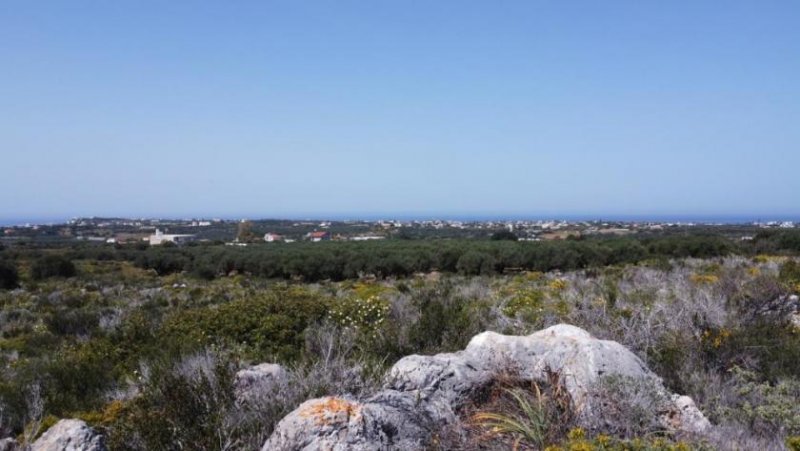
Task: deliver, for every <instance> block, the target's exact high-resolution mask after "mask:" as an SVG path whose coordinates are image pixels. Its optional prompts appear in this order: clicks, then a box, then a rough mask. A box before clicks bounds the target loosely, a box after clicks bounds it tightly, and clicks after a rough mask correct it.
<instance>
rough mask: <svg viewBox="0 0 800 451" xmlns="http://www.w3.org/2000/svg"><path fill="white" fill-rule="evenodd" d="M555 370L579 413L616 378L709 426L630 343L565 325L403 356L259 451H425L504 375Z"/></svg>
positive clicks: (688, 426)
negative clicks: (377, 386) (379, 381)
mask: <svg viewBox="0 0 800 451" xmlns="http://www.w3.org/2000/svg"><path fill="white" fill-rule="evenodd" d="M551 371H556V372H558V373H559V374H560V377H561V378H562V381H563V384H564V386H565V388H566V389H567V391H568V392H569V394H570V396H571V398H572V401H573V404H574V407H575V410H576V413H577V414H578V417H579V418H584V419H590V418H593V417H597V416H601V415H602V413H603V412H602V409H603V405H602V404H600V403H595V402H594V401H593V400H594V399H595V397H594V396H593V390H597V387H598V386H599V383H600V382H601V381H602V380H604V378H606V377H610V376H615V377H624V378H631V379H632V380H636V381H637V382H639V383H642V384H645V385H647V386H648V387H649V388H651V389H652V391H654V392H657V393H661V394H663V395H664V399H666V400H667V402H668V404H669V407H668V409H667V410H666V412H654V413H653V414H654V415H658V418H657V419H656V420H657V421H659V422H660V423H661V424H662V425H663V426H664V427H666V428H669V429H672V430H675V431H678V432H686V433H702V432H703V431H705V430H706V429H708V428H709V426H710V425H709V423H708V420H706V418H705V417H704V416H703V414H702V413H701V412H700V411H699V410H698V409H697V407H696V406H695V405H694V402H693V401H692V400H691V399H690V398H687V397H684V396H675V395H671V394H670V393H668V392H667V390H666V389H665V388H664V387H663V385H662V383H661V380H660V379H659V378H658V377H657V376H656V375H655V374H654V373H652V372H651V371H650V370H649V369H648V368H647V367H646V366H645V365H644V363H643V362H642V361H641V360H640V359H639V358H638V357H636V355H634V354H633V353H632V352H630V351H629V350H628V349H627V348H625V347H624V346H622V345H621V344H619V343H616V342H613V341H605V340H598V339H596V338H594V337H592V336H591V335H590V334H589V333H588V332H586V331H584V330H582V329H580V328H577V327H574V326H569V325H563V324H562V325H557V326H553V327H550V328H548V329H544V330H542V331H539V332H536V333H534V334H531V335H528V336H507V335H501V334H497V333H494V332H484V333H482V334H479V335H477V336H475V337H474V338H473V339H472V340H471V341H470V343H469V345H468V346H467V348H466V349H465V350H464V351H460V352H456V353H448V354H439V355H435V356H420V355H412V356H409V357H405V358H403V359H401V360H400V361H399V362H397V363H396V364H395V365H394V367H392V369H391V370H390V372H389V375H388V378H387V382H386V385H385V388H384V390H382V391H380V392H379V393H378V394H376V395H375V396H373V397H371V398H369V399H367V400H365V401H363V402H359V401H356V400H353V399H348V398H338V397H326V398H320V399H313V400H310V401H306V402H305V403H303V404H302V405H301V406H300V407H299V408H297V409H296V410H295V411H293V412H292V413H290V414H289V415H287V416H286V417H285V418H284V419H283V420H281V421H280V423H279V424H278V425H277V427H276V429H275V431H274V432H273V434H272V436H271V437H270V438H269V439H268V440H267V442H266V443H265V444H264V446H263V448H262V451H268V450H309V451H310V450H316V449H326V450H345V449H347V450H374V449H397V450H400V449H402V450H414V449H425V448H426V446H427V445H428V443H429V441H430V440H431V438H432V437H433V436H434V435H435V434H436V433H437V432H438V431H440V430H442V429H444V428H447V427H451V426H453V425H455V424H458V422H459V418H458V411H459V409H460V408H461V407H463V406H464V405H465V404H466V403H468V402H469V401H470V397H471V396H472V395H474V394H475V393H476V392H477V391H478V390H480V389H481V388H484V387H486V386H488V385H489V384H491V383H492V381H493V380H495V379H496V378H498V377H499V376H501V375H509V374H513V375H514V377H515V378H518V379H521V380H531V381H541V382H545V381H547V376H548V374H549V373H550V372H551Z"/></svg>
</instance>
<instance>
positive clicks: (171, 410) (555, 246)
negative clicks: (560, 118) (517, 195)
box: [0, 234, 800, 450]
mask: <svg viewBox="0 0 800 451" xmlns="http://www.w3.org/2000/svg"><path fill="white" fill-rule="evenodd" d="M797 251H800V238H799V237H798V236H796V235H791V234H771V235H765V236H761V237H758V239H756V240H754V241H753V242H751V243H745V244H741V243H736V242H732V241H729V240H726V239H724V238H721V237H687V238H680V237H670V238H656V239H651V240H643V241H642V240H634V239H621V240H606V241H601V240H597V241H563V242H555V243H515V242H505V241H425V242H417V241H407V242H405V241H387V242H385V243H347V244H346V245H344V244H338V243H315V244H308V245H301V244H299V243H298V244H296V245H291V246H290V245H276V246H272V247H266V246H264V247H258V248H254V249H250V248H246V249H230V248H225V247H222V246H202V245H200V246H189V247H181V248H161V249H136V248H117V249H115V248H111V247H101V248H66V249H37V248H33V249H30V248H28V249H26V248H19V247H7V248H6V249H4V250H1V251H0V256H2V257H0V428H1V430H0V436H14V437H18V438H19V439H20V440H21V441H23V442H30V441H31V440H33V439H34V438H35V437H36V436H38V435H39V434H41V433H42V432H43V431H44V430H45V429H46V428H47V427H48V426H49V425H52V424H53V423H54V422H55V420H56V419H57V418H64V417H76V418H81V419H84V420H85V421H87V422H88V423H90V424H91V425H93V426H94V427H96V428H98V429H100V430H101V431H103V432H104V433H105V434H107V436H108V441H109V445H110V446H111V448H112V449H137V450H145V449H257V448H259V447H260V446H261V445H262V444H263V443H264V440H265V439H266V438H267V437H268V436H269V434H270V432H271V431H272V428H273V427H274V425H275V424H276V423H277V421H278V420H280V419H281V418H282V417H283V416H284V415H285V414H286V413H288V412H289V411H291V410H292V409H294V408H295V407H297V405H299V404H300V403H301V402H302V401H304V400H306V399H308V398H311V397H317V396H322V395H329V394H337V395H343V394H349V395H352V396H354V397H356V398H359V397H364V396H367V395H369V394H370V393H372V392H374V391H376V390H377V389H378V388H379V387H380V386H381V384H382V381H383V377H384V373H385V371H386V369H387V368H388V367H389V366H391V365H392V364H393V363H394V362H395V361H397V360H398V359H400V358H401V357H403V356H405V355H408V354H414V353H420V354H432V353H437V352H445V351H457V350H460V349H463V348H464V347H465V346H466V344H467V343H468V341H469V340H470V338H471V337H473V336H474V335H476V334H477V333H480V332H482V331H485V330H493V331H497V332H501V333H505V334H518V335H519V334H529V333H531V332H533V331H536V330H539V329H542V328H544V327H546V326H549V325H553V324H557V323H562V322H563V323H569V324H573V325H576V326H579V327H581V328H584V329H586V330H588V331H589V332H591V333H592V334H593V335H594V336H596V337H599V338H603V339H609V340H615V341H618V342H620V343H622V344H623V345H625V346H627V347H628V348H629V349H631V350H632V351H633V352H634V353H636V354H637V355H638V356H639V357H640V358H641V359H642V360H643V361H644V362H645V363H646V364H647V365H648V366H649V367H650V368H651V369H652V370H653V371H655V372H656V373H657V374H658V375H659V376H661V377H662V378H663V379H664V381H665V383H666V385H667V386H668V387H669V388H670V389H671V390H673V391H675V392H678V393H682V394H686V395H689V396H691V397H692V398H694V400H695V401H696V402H697V404H698V406H699V407H700V408H701V410H702V411H703V412H704V413H705V414H706V415H707V416H708V418H709V419H710V420H711V421H712V423H714V424H715V425H718V426H719V431H720V432H719V433H718V434H716V435H715V436H714V437H712V438H710V439H707V440H705V441H704V442H702V443H700V442H686V441H681V440H682V438H680V437H673V436H670V435H669V434H667V433H665V432H664V431H663V430H660V429H659V428H658V426H657V425H654V424H649V423H641V422H640V421H639V420H638V419H639V418H644V417H645V415H640V414H638V412H641V411H646V410H654V409H655V410H657V409H658V408H659V406H658V404H659V401H658V399H653V398H652V397H651V396H650V395H648V394H647V393H642V394H641V396H639V397H638V398H637V399H641V402H639V403H637V404H636V405H631V406H623V407H621V408H619V409H618V410H617V411H615V412H614V413H613V414H614V415H619V416H621V417H623V418H625V419H626V421H624V423H625V424H629V425H630V427H628V428H625V429H621V430H613V431H601V429H602V428H598V429H597V430H586V429H580V428H576V427H575V424H574V422H573V421H572V419H571V417H570V406H569V401H568V400H565V399H563V397H561V396H560V394H559V391H558V384H559V382H558V378H557V377H556V378H555V379H553V381H552V384H549V385H548V386H536V387H532V386H530V385H528V386H519V384H516V383H515V382H514V381H513V380H510V381H508V383H505V384H502V383H501V384H498V385H497V386H496V387H493V388H491V389H489V390H487V394H486V397H485V399H483V400H482V402H481V403H476V405H475V406H471V407H470V408H468V409H465V411H464V412H463V415H464V418H465V419H467V420H468V421H469V424H471V425H472V427H473V428H474V430H473V431H472V433H471V434H470V436H469V439H468V440H469V441H468V442H464V438H463V437H461V438H459V440H460V441H453V440H455V439H451V441H448V440H449V439H448V435H447V434H446V431H443V433H442V435H441V441H440V442H439V443H434V444H431V446H432V447H433V448H436V447H437V446H438V447H439V448H440V449H458V448H461V449H465V448H467V449H472V448H482V449H509V447H510V446H516V447H518V448H519V449H543V448H547V449H551V450H555V449H691V448H699V447H706V448H709V449H716V448H720V449H726V448H727V449H732V448H736V447H739V449H770V448H774V449H780V448H782V447H789V448H791V449H798V446H800V438H798V437H800V329H798V324H797V323H796V322H793V321H795V320H796V319H795V316H794V314H795V313H796V311H797V308H798V305H797V298H796V297H793V295H794V294H797V293H798V291H800V264H798V263H797V261H796V260H795V259H794V257H793V255H794V254H795V253H796V252H797ZM261 362H276V363H281V364H283V365H285V366H286V367H287V368H289V370H290V371H289V376H288V378H289V379H288V381H287V382H286V383H284V384H282V385H281V386H280V387H277V388H276V389H275V390H272V391H270V392H268V393H267V392H264V393H258V394H257V395H256V397H255V398H253V399H249V400H248V402H237V400H236V399H235V397H234V388H233V381H234V375H235V373H236V371H237V370H239V369H241V368H243V367H245V366H247V365H249V364H255V363H261ZM615 390H616V391H618V390H636V387H635V386H633V385H631V384H628V383H626V382H625V381H609V385H608V387H606V389H605V391H604V392H603V393H606V394H607V396H609V397H610V398H612V399H613V398H614V393H615Z"/></svg>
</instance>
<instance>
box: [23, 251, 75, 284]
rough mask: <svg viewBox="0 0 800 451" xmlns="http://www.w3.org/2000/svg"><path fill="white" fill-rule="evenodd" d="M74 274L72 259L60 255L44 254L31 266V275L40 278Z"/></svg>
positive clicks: (36, 278) (35, 278)
mask: <svg viewBox="0 0 800 451" xmlns="http://www.w3.org/2000/svg"><path fill="white" fill-rule="evenodd" d="M75 274H76V270H75V265H74V264H73V263H72V261H71V260H70V259H68V258H66V257H63V256H61V255H46V256H44V257H41V258H39V259H37V260H36V261H35V262H34V263H33V265H32V266H31V277H33V279H34V280H42V279H46V278H49V277H73V276H75Z"/></svg>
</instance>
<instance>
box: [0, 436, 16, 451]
mask: <svg viewBox="0 0 800 451" xmlns="http://www.w3.org/2000/svg"><path fill="white" fill-rule="evenodd" d="M18 449H19V443H17V441H16V440H14V439H13V438H11V437H8V438H4V439H2V440H0V451H17V450H18Z"/></svg>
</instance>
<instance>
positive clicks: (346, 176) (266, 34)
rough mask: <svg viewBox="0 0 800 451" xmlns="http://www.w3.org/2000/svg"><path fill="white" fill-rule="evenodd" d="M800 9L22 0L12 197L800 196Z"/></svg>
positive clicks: (345, 207)
mask: <svg viewBox="0 0 800 451" xmlns="http://www.w3.org/2000/svg"><path fill="white" fill-rule="evenodd" d="M798 20H800V3H797V2H789V1H783V2H782V1H777V2H769V3H763V2H759V3H755V2H740V1H734V2H725V3H724V4H721V3H719V2H711V1H699V2H691V3H689V2H680V3H676V2H668V3H667V2H665V3H649V2H648V3H643V2H636V1H614V2H602V3H601V2H597V3H588V2H587V3H580V4H578V3H572V4H570V3H568V2H556V1H546V2H524V1H509V2H503V3H499V4H498V3H486V2H473V1H467V2H452V1H442V2H413V1H412V2H402V3H385V2H380V3H374V2H370V3H366V2H353V1H344V2H335V3H326V2H249V1H245V2H239V3H237V4H236V5H230V4H222V3H220V4H213V3H203V4H198V3H195V2H183V1H175V2H166V3H165V2H152V1H144V2H126V1H120V2H87V3H80V4H76V3H74V2H64V1H37V2H16V1H15V2H10V3H7V4H5V5H4V6H3V7H2V8H0V42H2V44H0V61H2V62H3V66H4V70H3V71H0V96H1V98H2V99H3V102H2V103H0V166H2V170H3V175H2V177H0V191H1V192H3V193H4V195H3V196H0V218H3V217H4V218H11V219H13V218H42V217H47V218H68V217H71V216H80V215H86V216H89V215H97V216H150V217H156V216H170V217H189V216H200V215H199V214H198V213H203V212H215V214H213V215H212V216H222V217H237V216H248V217H303V216H308V215H313V216H316V217H329V216H339V217H342V216H347V215H369V216H376V215H377V216H380V215H384V214H389V213H387V212H400V213H395V215H403V214H405V215H409V214H410V215H417V216H426V217H436V216H438V217H442V216H479V217H485V216H516V217H519V216H526V217H527V216H542V215H543V216H549V217H555V216H584V217H600V216H605V217H612V216H617V217H625V216H628V217H645V216H660V217H669V216H682V217H754V218H760V217H763V218H772V217H781V218H786V217H789V218H791V217H794V218H796V217H800V206H799V205H798V202H797V201H798V195H797V193H800V177H797V175H796V174H797V168H798V167H800V151H799V150H798V148H800V127H797V124H798V123H800V89H799V86H800V85H799V84H798V82H797V80H800V60H798V59H797V58H791V57H790V55H798V54H800V27H797V23H798ZM259 212H261V214H257V213H259ZM370 212H377V213H370ZM402 212H412V213H402ZM254 213H255V214H254Z"/></svg>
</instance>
